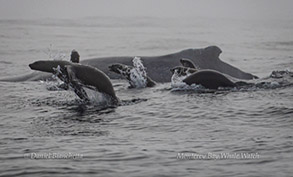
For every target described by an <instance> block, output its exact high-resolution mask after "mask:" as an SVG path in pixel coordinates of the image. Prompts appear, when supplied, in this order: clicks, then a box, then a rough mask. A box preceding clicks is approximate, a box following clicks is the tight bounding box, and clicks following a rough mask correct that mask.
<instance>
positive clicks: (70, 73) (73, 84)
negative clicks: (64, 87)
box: [65, 65, 89, 101]
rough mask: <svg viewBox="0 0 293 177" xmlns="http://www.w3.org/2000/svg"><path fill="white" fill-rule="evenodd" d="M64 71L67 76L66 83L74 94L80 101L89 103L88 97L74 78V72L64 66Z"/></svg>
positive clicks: (70, 67) (69, 67)
mask: <svg viewBox="0 0 293 177" xmlns="http://www.w3.org/2000/svg"><path fill="white" fill-rule="evenodd" d="M65 70H66V73H67V76H68V82H69V83H70V86H71V87H72V88H73V91H74V93H75V94H76V95H77V96H78V97H79V98H80V99H82V100H84V101H89V97H88V95H87V93H86V91H85V90H84V89H83V88H82V85H81V84H80V82H79V81H78V79H77V78H76V75H75V72H74V71H73V67H72V66H68V65H67V66H65Z"/></svg>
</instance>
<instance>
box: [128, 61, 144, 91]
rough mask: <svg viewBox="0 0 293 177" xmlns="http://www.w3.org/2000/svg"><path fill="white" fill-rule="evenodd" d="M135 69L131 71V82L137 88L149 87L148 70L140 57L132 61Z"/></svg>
mask: <svg viewBox="0 0 293 177" xmlns="http://www.w3.org/2000/svg"><path fill="white" fill-rule="evenodd" d="M132 62H133V68H132V69H131V70H130V82H131V85H132V86H133V87H135V88H144V87H146V85H147V73H146V68H145V67H144V66H143V64H142V61H141V59H140V57H134V59H133V60H132Z"/></svg>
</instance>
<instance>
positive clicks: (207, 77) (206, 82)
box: [183, 70, 237, 89]
mask: <svg viewBox="0 0 293 177" xmlns="http://www.w3.org/2000/svg"><path fill="white" fill-rule="evenodd" d="M183 82H185V83H186V84H188V85H192V84H200V85H202V86H204V87H205V88H207V89H218V88H219V87H236V86H237V84H236V83H234V82H232V81H231V80H229V79H228V78H227V77H226V76H225V75H223V74H222V73H220V72H218V71H215V70H200V71H198V72H195V73H193V74H192V75H190V76H188V77H186V78H185V79H183Z"/></svg>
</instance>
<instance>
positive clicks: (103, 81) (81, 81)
mask: <svg viewBox="0 0 293 177" xmlns="http://www.w3.org/2000/svg"><path fill="white" fill-rule="evenodd" d="M29 67H30V68H31V69H33V70H38V71H43V72H49V73H56V68H57V70H58V69H59V70H60V72H57V76H58V77H59V78H60V79H61V80H62V81H64V82H65V83H68V84H70V85H71V86H72V87H73V88H74V92H75V93H76V94H77V95H78V96H79V97H80V98H81V99H83V100H88V96H87V94H86V92H85V91H84V90H83V88H82V87H88V88H91V89H92V88H94V89H95V90H97V91H99V92H101V93H104V94H106V95H109V96H110V98H111V101H112V103H113V104H117V103H118V100H119V99H118V98H117V97H116V94H115V91H114V89H113V86H112V83H111V81H110V79H109V78H108V76H107V75H105V74H104V73H103V72H102V71H100V70H99V69H97V68H94V67H92V66H86V65H81V64H76V63H72V62H68V61H53V60H42V61H36V62H34V63H32V64H29Z"/></svg>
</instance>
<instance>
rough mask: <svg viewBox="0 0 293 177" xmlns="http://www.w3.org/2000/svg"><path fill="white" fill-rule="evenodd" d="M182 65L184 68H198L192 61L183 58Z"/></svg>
mask: <svg viewBox="0 0 293 177" xmlns="http://www.w3.org/2000/svg"><path fill="white" fill-rule="evenodd" d="M180 63H181V64H182V66H184V67H187V68H196V66H195V64H194V63H193V62H192V61H191V60H190V59H187V58H181V59H180Z"/></svg>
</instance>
